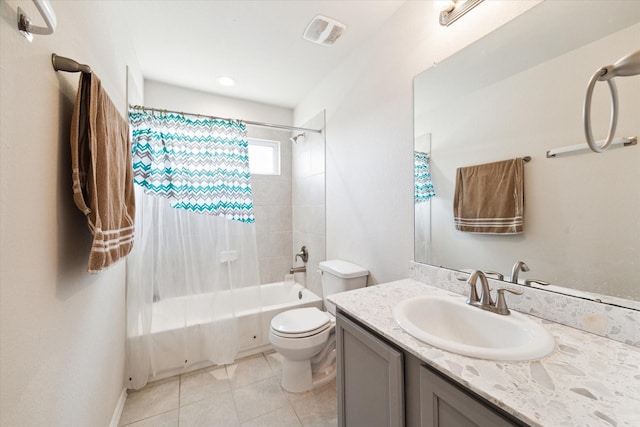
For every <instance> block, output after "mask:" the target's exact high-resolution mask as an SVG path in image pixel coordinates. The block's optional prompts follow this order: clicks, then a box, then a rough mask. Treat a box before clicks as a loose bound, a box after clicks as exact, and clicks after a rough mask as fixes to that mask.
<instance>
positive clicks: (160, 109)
mask: <svg viewBox="0 0 640 427" xmlns="http://www.w3.org/2000/svg"><path fill="white" fill-rule="evenodd" d="M129 108H132V109H134V110H144V111H152V112H158V113H173V114H180V115H181V116H183V117H184V116H193V117H205V118H208V119H214V120H234V119H229V118H225V117H217V116H210V115H207V114H198V113H186V112H184V111H174V110H166V109H164V108H153V107H145V106H143V105H131V104H129ZM238 121H241V122H242V123H245V124H247V125H249V126H260V127H267V128H274V129H282V130H299V131H304V132H315V133H322V129H311V128H302V127H297V126H288V125H276V124H273V123H263V122H253V121H250V120H238Z"/></svg>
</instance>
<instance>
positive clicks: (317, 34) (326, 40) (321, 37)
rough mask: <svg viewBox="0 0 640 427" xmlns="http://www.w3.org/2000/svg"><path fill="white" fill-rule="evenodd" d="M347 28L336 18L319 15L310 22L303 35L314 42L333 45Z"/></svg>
mask: <svg viewBox="0 0 640 427" xmlns="http://www.w3.org/2000/svg"><path fill="white" fill-rule="evenodd" d="M346 29H347V26H346V25H344V24H342V23H340V22H338V21H336V20H335V19H331V18H327V17H326V16H322V15H318V16H316V17H315V18H313V20H312V21H311V22H310V23H309V25H308V26H307V29H306V30H304V35H303V36H302V37H303V38H304V39H305V40H309V41H310V42H313V43H317V44H321V45H323V46H331V45H332V44H334V43H335V42H336V40H338V37H340V36H341V35H342V33H344V31H345V30H346Z"/></svg>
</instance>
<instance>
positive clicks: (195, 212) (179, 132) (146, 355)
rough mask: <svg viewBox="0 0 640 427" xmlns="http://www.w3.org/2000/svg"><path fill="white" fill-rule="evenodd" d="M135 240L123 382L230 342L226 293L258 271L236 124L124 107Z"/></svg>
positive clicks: (137, 383) (229, 347) (230, 304)
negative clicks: (131, 170) (129, 131)
mask: <svg viewBox="0 0 640 427" xmlns="http://www.w3.org/2000/svg"><path fill="white" fill-rule="evenodd" d="M129 116H130V121H131V129H132V151H133V156H132V157H133V168H134V182H135V184H136V185H135V193H136V206H137V211H136V222H135V224H136V240H135V245H134V248H133V251H132V252H131V254H130V256H129V258H128V261H127V370H128V372H127V374H128V375H127V379H128V387H129V388H133V389H138V388H140V387H142V386H144V385H145V384H146V383H147V381H148V379H149V378H153V377H156V376H159V375H163V376H164V375H170V374H172V373H179V372H182V371H184V370H186V369H189V368H190V367H192V366H194V365H199V364H202V363H203V362H211V363H216V364H222V363H230V362H232V361H233V360H234V358H235V356H236V353H237V348H238V333H237V324H236V323H237V322H236V304H234V301H233V290H234V289H237V288H241V287H242V288H250V289H251V292H253V294H252V295H248V296H246V297H245V298H250V299H252V300H255V301H256V304H259V301H260V295H259V292H260V291H259V289H260V288H259V286H258V285H259V274H258V261H257V249H256V231H255V223H254V217H253V206H252V194H251V186H250V182H249V178H250V174H249V162H248V144H247V139H246V128H245V125H244V124H242V123H239V122H233V121H225V120H213V119H198V120H190V119H188V118H185V117H183V116H181V115H173V114H168V115H167V114H161V115H154V114H150V113H148V112H146V111H141V110H132V111H130V114H129Z"/></svg>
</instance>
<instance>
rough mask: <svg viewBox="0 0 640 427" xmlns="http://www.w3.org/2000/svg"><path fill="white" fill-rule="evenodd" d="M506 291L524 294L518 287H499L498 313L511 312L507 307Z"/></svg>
mask: <svg viewBox="0 0 640 427" xmlns="http://www.w3.org/2000/svg"><path fill="white" fill-rule="evenodd" d="M504 291H508V292H511V293H512V294H516V295H522V291H519V290H517V289H509V288H498V291H497V295H498V296H497V299H496V311H497V313H498V314H505V315H506V314H509V313H511V311H509V307H507V300H506V299H505V297H504Z"/></svg>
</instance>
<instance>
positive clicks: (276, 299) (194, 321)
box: [129, 282, 322, 381]
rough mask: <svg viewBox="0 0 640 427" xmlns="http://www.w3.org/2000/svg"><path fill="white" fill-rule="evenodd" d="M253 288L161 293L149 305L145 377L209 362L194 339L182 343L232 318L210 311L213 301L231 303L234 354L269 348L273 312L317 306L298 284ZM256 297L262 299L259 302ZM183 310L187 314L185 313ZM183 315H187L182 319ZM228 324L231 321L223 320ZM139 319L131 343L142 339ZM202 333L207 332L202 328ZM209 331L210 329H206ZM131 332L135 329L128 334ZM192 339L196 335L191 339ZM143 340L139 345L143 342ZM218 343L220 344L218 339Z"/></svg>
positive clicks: (170, 373)
mask: <svg viewBox="0 0 640 427" xmlns="http://www.w3.org/2000/svg"><path fill="white" fill-rule="evenodd" d="M257 288H258V287H249V288H240V289H234V290H232V291H223V292H218V293H216V294H215V295H213V294H199V295H191V296H184V297H177V298H167V299H163V300H160V301H157V302H155V303H153V305H152V310H151V313H152V328H151V337H150V338H151V339H150V340H148V341H147V343H150V344H146V345H151V346H152V350H151V354H152V356H151V359H152V360H151V363H150V365H151V366H150V370H151V372H150V378H149V380H150V381H153V380H158V379H162V378H166V377H169V376H173V375H177V374H180V373H184V372H188V371H192V370H195V369H200V368H203V367H206V366H210V365H212V362H211V361H209V360H208V359H207V356H206V351H205V346H204V345H202V343H198V342H195V343H193V344H192V345H189V346H188V348H185V345H184V342H185V341H186V337H188V336H192V335H194V334H198V333H203V331H209V330H212V329H215V326H213V322H214V321H215V322H217V324H218V325H220V324H222V325H223V326H222V327H225V326H224V322H225V321H230V322H231V321H232V318H231V316H227V317H226V318H224V317H220V316H216V315H215V314H214V313H215V312H216V311H217V310H216V309H215V307H216V306H220V307H225V306H227V305H228V304H230V303H231V300H233V303H234V304H235V307H236V310H235V318H236V326H237V339H238V346H237V356H236V357H237V358H241V357H246V356H250V355H252V354H258V353H260V352H263V351H267V350H270V349H271V348H272V347H271V344H270V343H269V327H270V324H271V319H272V318H273V317H274V316H275V315H276V314H278V313H281V312H283V311H286V310H291V309H294V308H302V307H317V308H319V309H322V299H321V298H320V297H318V296H317V295H316V294H314V293H313V292H311V291H309V290H308V289H306V288H304V287H303V286H302V285H300V284H298V283H295V284H288V283H287V284H285V283H284V282H277V283H270V284H266V285H260V286H259V293H258V292H257V291H258V289H257ZM260 302H261V303H262V304H260ZM185 313H188V316H185ZM185 317H188V318H187V319H185ZM228 325H229V326H228V327H232V326H231V325H233V323H229V324H228ZM141 331H142V324H141V323H139V327H138V331H137V332H138V333H137V336H130V337H129V340H131V341H132V343H131V344H132V346H136V343H137V344H138V345H140V344H142V342H143V338H148V337H142V336H141V335H142V333H141ZM207 333H208V332H207ZM211 334H215V332H211ZM134 335H136V334H134ZM196 341H197V340H196ZM143 345H144V344H143ZM222 345H224V344H222Z"/></svg>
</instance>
